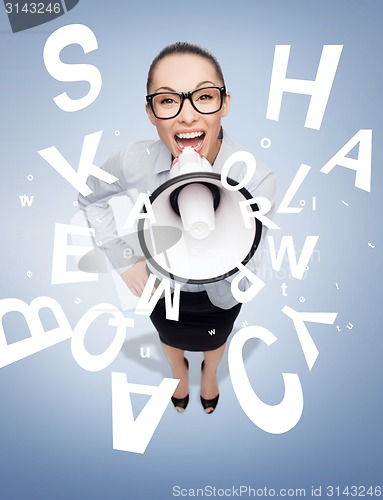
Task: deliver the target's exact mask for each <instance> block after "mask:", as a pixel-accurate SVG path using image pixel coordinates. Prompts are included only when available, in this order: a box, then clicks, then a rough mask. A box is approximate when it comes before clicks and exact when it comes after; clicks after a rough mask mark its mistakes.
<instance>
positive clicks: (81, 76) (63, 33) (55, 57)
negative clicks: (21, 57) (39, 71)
mask: <svg viewBox="0 0 383 500" xmlns="http://www.w3.org/2000/svg"><path fill="white" fill-rule="evenodd" d="M71 44H78V45H81V47H82V49H83V50H84V53H85V54H87V53H88V52H92V51H93V50H96V49H97V48H98V44H97V39H96V36H95V34H94V33H93V31H92V30H91V29H90V28H88V27H87V26H85V25H83V24H69V25H68V26H63V27H62V28H59V29H58V30H56V31H54V32H53V33H52V34H51V35H50V36H49V38H48V39H47V41H46V42H45V46H44V52H43V58H44V64H45V67H46V69H47V71H48V73H49V74H50V75H51V76H52V77H53V78H55V79H56V80H60V81H62V82H78V81H87V82H89V85H90V89H89V92H88V93H87V94H86V95H85V96H84V97H82V98H80V99H71V98H70V97H69V96H68V94H67V93H66V92H63V93H62V94H60V95H58V96H56V97H54V99H53V100H54V101H55V103H56V104H57V106H58V107H59V108H61V109H62V110H63V111H68V112H72V111H79V110H81V109H83V108H86V107H87V106H89V105H90V104H92V102H93V101H95V100H96V99H97V97H98V95H99V93H100V90H101V85H102V78H101V73H100V71H99V70H98V68H96V66H92V65H91V64H66V63H63V62H62V61H61V59H60V53H61V51H62V49H63V48H65V47H67V46H68V45H71Z"/></svg>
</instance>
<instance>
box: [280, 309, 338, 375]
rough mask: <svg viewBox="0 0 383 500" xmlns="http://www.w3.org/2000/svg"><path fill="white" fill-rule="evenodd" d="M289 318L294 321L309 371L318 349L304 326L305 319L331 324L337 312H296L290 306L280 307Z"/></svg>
mask: <svg viewBox="0 0 383 500" xmlns="http://www.w3.org/2000/svg"><path fill="white" fill-rule="evenodd" d="M282 312H284V313H285V314H286V315H287V316H288V317H289V318H291V319H292V320H293V322H294V326H295V330H296V332H297V335H298V339H299V342H300V344H301V347H302V351H303V354H304V356H305V360H306V363H307V366H308V367H309V370H310V371H311V369H312V367H313V366H314V363H315V361H316V359H317V357H318V354H319V351H318V349H317V347H316V345H315V343H314V341H313V339H312V338H311V335H310V334H309V331H308V330H307V328H306V325H305V323H304V322H305V321H309V322H311V323H325V324H326V325H332V324H333V323H334V321H335V319H336V317H337V315H338V313H321V312H319V313H318V312H315V313H313V312H311V313H308V312H303V313H301V312H297V311H294V309H291V307H288V306H285V307H284V308H283V309H282Z"/></svg>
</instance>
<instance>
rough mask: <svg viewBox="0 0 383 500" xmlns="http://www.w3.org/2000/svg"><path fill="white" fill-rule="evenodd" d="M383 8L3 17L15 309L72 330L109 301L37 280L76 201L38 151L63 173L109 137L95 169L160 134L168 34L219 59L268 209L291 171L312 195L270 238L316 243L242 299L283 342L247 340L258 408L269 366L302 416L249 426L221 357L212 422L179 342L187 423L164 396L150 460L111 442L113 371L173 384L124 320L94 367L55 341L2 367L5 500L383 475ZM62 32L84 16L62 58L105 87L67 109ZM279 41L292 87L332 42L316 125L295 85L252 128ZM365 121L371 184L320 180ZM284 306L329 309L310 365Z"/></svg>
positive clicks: (244, 7) (108, 5)
mask: <svg viewBox="0 0 383 500" xmlns="http://www.w3.org/2000/svg"><path fill="white" fill-rule="evenodd" d="M382 14H383V7H382V5H381V3H380V2H379V1H377V0H376V1H372V0H364V1H363V2H362V1H355V0H347V1H346V0H337V1H334V0H323V1H321V2H305V1H298V0H291V1H276V0H271V1H269V2H266V1H258V0H256V1H254V2H248V1H245V0H237V1H236V2H233V1H204V2H199V3H194V4H193V3H188V4H185V3H181V4H180V3H178V4H177V3H174V2H170V1H167V0H164V1H162V2H157V1H147V2H136V3H130V2H125V1H123V0H115V1H110V2H92V1H91V0H81V1H80V3H79V4H78V6H77V7H75V8H74V9H73V10H72V11H70V12H69V13H67V14H65V15H64V16H62V17H61V18H59V19H57V20H54V21H52V22H50V23H48V24H45V25H41V26H39V27H38V28H35V29H31V30H28V31H25V32H21V33H17V34H12V32H11V29H10V26H9V23H8V20H7V17H6V14H5V11H4V9H3V8H2V7H1V8H0V36H1V38H0V40H1V44H0V60H1V80H0V82H1V95H0V99H1V120H0V127H1V128H0V137H1V168H0V175H1V181H0V186H1V187H0V189H1V199H2V206H3V214H2V217H1V228H2V229H1V232H2V266H1V269H2V280H1V298H6V297H17V298H19V299H22V300H24V301H26V302H28V303H29V302H30V301H31V300H32V299H33V298H35V297H37V296H41V295H48V296H50V297H53V298H55V299H56V300H57V301H58V302H59V303H60V304H61V305H62V307H63V309H64V311H65V313H66V314H67V316H68V319H69V321H70V323H71V325H72V326H75V324H76V323H77V321H78V320H79V319H80V318H81V316H82V315H83V314H84V313H85V311H87V310H88V309H89V308H90V307H92V306H93V305H95V304H97V303H100V302H111V303H113V304H116V305H118V304H119V297H118V293H117V292H116V288H115V286H114V284H113V280H111V278H110V276H108V275H100V280H99V281H98V282H96V283H92V284H87V283H79V284H68V285H65V284H63V285H54V286H53V285H51V284H50V280H51V265H52V252H53V235H54V225H55V223H57V222H60V223H63V224H69V223H70V221H71V219H72V218H73V216H74V215H75V214H76V211H77V208H76V207H75V206H73V202H74V201H75V200H76V197H77V195H76V192H75V191H74V189H73V187H72V186H71V185H70V184H69V183H68V182H67V181H65V180H64V179H63V178H62V177H61V176H59V175H58V174H57V173H56V172H55V171H54V170H53V168H51V167H50V166H49V165H48V164H47V163H46V162H45V161H44V160H43V159H42V158H41V157H40V156H39V155H38V154H37V153H36V151H37V150H39V149H43V148H46V147H49V146H53V145H54V146H56V147H57V148H58V149H59V151H61V152H62V154H63V155H64V156H65V158H66V159H67V160H68V161H69V162H70V163H71V164H72V165H74V166H75V167H76V168H77V164H78V159H79V155H80V151H81V146H82V141H83V137H84V136H85V135H86V134H90V133H92V132H96V131H98V130H103V131H104V132H103V135H102V139H101V143H100V147H99V150H98V154H97V157H96V163H98V164H101V163H102V161H103V160H104V159H106V158H107V157H108V156H109V155H110V154H112V153H114V152H116V151H117V150H119V149H120V148H122V147H124V146H125V145H126V144H127V143H128V142H130V141H132V140H135V139H141V138H155V137H156V134H155V129H154V128H153V127H152V126H151V125H150V123H149V121H148V120H147V118H146V114H145V112H144V96H145V81H146V72H147V68H148V66H149V64H150V61H151V59H152V58H153V57H154V56H155V55H156V53H157V52H158V51H159V50H160V48H162V47H163V46H164V45H166V44H168V43H171V42H173V41H176V40H180V39H181V40H190V41H195V42H197V43H200V44H202V45H205V46H207V47H208V48H209V49H210V50H211V51H212V52H213V53H214V54H215V55H216V56H217V58H218V59H219V61H220V62H221V65H222V68H223V70H224V73H225V77H226V81H227V86H228V88H229V90H230V91H231V93H232V96H233V101H232V110H231V113H230V116H228V117H227V118H225V121H224V126H225V128H226V130H227V131H228V133H229V134H230V135H231V136H232V137H233V139H235V140H236V141H237V142H240V143H241V144H243V146H244V148H245V149H248V150H250V151H252V152H253V153H254V154H255V155H256V156H257V157H259V158H261V159H262V160H263V161H264V162H266V163H267V164H268V165H269V166H270V167H271V168H272V169H273V170H274V171H275V172H276V175H277V179H278V197H277V200H278V202H280V201H281V199H282V197H283V195H284V193H285V192H286V190H287V188H288V186H289V185H290V183H291V181H292V179H293V177H294V175H295V173H296V171H297V169H298V167H299V165H300V164H301V163H307V164H309V165H310V166H311V167H312V170H311V172H310V173H309V175H308V177H307V178H306V180H305V181H304V183H303V184H302V186H301V188H300V190H299V192H298V193H297V195H296V196H295V197H294V204H295V205H298V204H299V202H300V200H305V201H306V206H305V207H304V209H303V210H302V212H301V213H300V214H298V215H286V214H280V215H278V216H277V217H276V222H277V223H278V224H279V225H280V226H281V231H280V232H277V231H274V232H273V233H272V234H274V236H275V238H276V241H279V239H280V237H281V235H283V234H286V235H288V234H292V235H293V236H294V239H295V241H296V242H297V243H296V244H297V247H298V248H299V246H300V245H302V244H303V242H304V239H305V237H306V235H309V234H312V235H319V236H320V238H319V242H318V247H317V248H318V251H316V252H315V254H314V255H313V258H312V261H311V262H310V265H309V270H308V272H307V273H306V275H305V277H304V279H303V280H295V279H291V278H290V277H289V268H288V266H287V264H286V263H285V264H284V266H283V268H282V269H281V271H279V272H271V270H270V262H269V260H268V259H267V258H266V259H265V262H264V268H263V271H262V272H263V273H264V276H265V279H266V280H267V286H266V287H265V288H264V289H263V290H262V292H261V293H259V295H258V296H257V297H256V298H255V299H254V300H253V301H252V302H251V303H250V304H247V305H244V306H243V308H242V311H241V314H240V317H239V319H238V322H237V325H236V330H238V329H239V328H240V327H241V323H242V322H243V321H247V322H248V323H249V324H250V325H251V324H252V325H261V326H263V327H266V328H268V329H269V330H270V331H271V332H273V333H274V335H275V336H276V337H277V339H278V340H277V341H276V342H275V343H274V344H273V345H272V346H271V347H269V348H267V347H266V346H265V345H263V344H261V343H257V342H256V341H254V342H248V344H247V345H246V346H245V349H244V358H245V364H246V369H247V373H248V376H249V379H250V380H251V383H252V385H253V388H254V390H255V391H256V393H257V394H258V395H259V397H260V398H262V399H263V400H264V401H265V402H266V403H268V404H276V403H278V402H279V401H280V400H281V399H282V397H283V393H284V389H283V382H282V377H281V373H282V372H294V373H298V374H299V377H300V380H301V383H302V388H303V393H304V411H303V415H302V418H301V420H300V422H299V423H298V424H297V426H296V427H295V428H294V429H292V430H291V431H290V432H288V433H286V434H282V435H271V434H267V433H265V432H264V431H262V430H260V429H259V428H257V427H256V426H255V425H254V424H253V423H252V422H251V421H250V420H249V419H248V418H247V417H246V415H245V414H244V412H243V411H242V409H241V407H240V405H239V403H238V401H237V399H236V397H235V394H234V392H233V388H232V385H231V382H230V377H229V374H228V368H227V355H225V358H224V360H223V362H222V364H221V366H220V368H219V379H220V390H221V400H220V403H219V406H218V408H217V411H216V412H215V413H214V414H213V415H211V416H209V417H207V416H206V415H205V414H204V413H203V412H202V409H201V407H200V404H199V402H198V399H199V386H198V383H199V373H198V372H199V363H200V358H201V355H200V354H198V353H193V354H190V357H189V359H190V364H191V368H190V377H191V385H190V392H191V403H190V405H189V407H188V409H187V411H186V412H185V414H183V415H179V414H177V413H176V412H175V411H174V409H173V408H172V407H171V405H169V406H168V408H167V410H166V412H165V414H164V416H163V418H162V420H161V422H160V424H159V426H158V428H157V430H156V432H155V434H154V436H153V438H152V440H151V442H150V444H149V446H148V448H147V450H146V452H145V454H144V455H136V454H132V453H126V452H120V451H115V450H113V449H112V423H111V372H112V371H121V372H124V373H127V376H128V380H129V381H130V382H134V383H142V384H150V385H158V384H159V383H160V381H161V380H162V378H163V377H165V376H170V373H169V369H168V366H167V363H166V361H165V359H164V356H163V354H162V352H161V348H160V345H159V341H158V338H157V335H156V334H155V332H154V331H153V329H152V327H151V323H150V321H149V320H148V319H147V318H144V317H139V316H137V315H134V319H135V327H134V329H130V330H128V340H127V341H126V344H125V345H124V347H123V349H122V351H121V353H120V354H119V356H118V357H117V358H116V360H115V361H114V362H113V363H112V365H110V366H109V367H108V368H107V369H105V370H103V371H101V372H98V373H90V372H86V371H85V370H83V369H82V368H80V367H79V366H78V365H77V363H76V362H75V360H74V359H73V356H72V354H71V350H70V341H69V340H68V341H65V342H63V343H61V344H59V345H56V346H54V347H52V348H50V349H48V350H45V351H42V352H40V353H38V354H35V355H33V356H31V357H28V358H26V359H24V360H21V361H19V362H17V363H14V364H12V365H10V366H7V367H5V368H2V369H1V370H0V387H1V420H0V421H1V428H0V462H1V464H0V465H1V466H0V471H1V472H0V478H1V479H0V498H1V499H14V498H17V499H19V498H22V499H39V500H42V499H52V498H55V499H88V498H89V499H92V500H96V499H97V500H98V499H107V498H108V499H109V498H112V499H116V500H117V499H130V498H138V499H151V498H161V499H162V498H163V499H167V498H172V486H173V485H180V486H182V487H184V488H191V487H194V488H196V487H203V486H205V485H211V486H216V487H217V488H227V487H231V486H240V485H250V486H252V487H254V488H263V487H265V486H266V487H269V488H275V489H278V488H303V487H305V488H307V489H308V493H307V496H310V495H309V490H310V489H311V486H315V487H317V486H320V485H322V486H323V487H325V486H326V485H334V486H336V485H340V486H345V485H351V484H354V485H364V486H367V487H368V486H370V485H373V486H375V485H380V486H382V476H383V475H382V463H383V460H382V458H383V457H382V447H383V443H382V362H381V356H382V348H383V341H382V335H381V324H382V320H383V317H382V306H381V297H382V292H381V289H382V288H381V287H382V285H381V279H382V257H381V256H382V253H381V248H382V244H383V238H382V226H381V221H380V215H381V214H382V205H381V195H382V188H381V186H382V169H381V165H382V160H383V158H382V148H381V140H380V138H381V137H382V135H383V128H382V124H381V116H382V112H383V106H382V99H381V95H380V93H381V88H382V69H381V57H382V42H383V35H382V31H381V19H382ZM71 23H81V24H85V25H87V26H89V27H90V28H91V29H92V30H93V32H94V33H95V35H96V37H97V40H98V44H99V49H98V50H97V51H94V52H92V53H89V54H87V55H84V54H83V51H82V49H81V48H80V47H79V46H71V47H68V48H66V49H65V50H64V51H63V58H64V60H65V61H67V62H73V63H75V62H83V63H89V64H94V65H95V66H97V67H98V68H99V70H100V71H101V73H102V77H103V86H102V90H101V93H100V95H99V97H98V99H97V100H96V101H95V102H94V103H93V104H92V105H91V106H89V107H88V108H86V109H84V110H82V111H78V112H76V113H65V112H63V111H62V110H61V109H59V108H58V107H57V106H56V105H55V103H54V102H53V100H52V99H53V97H55V96H56V95H58V94H59V93H61V92H64V91H67V92H68V93H69V94H70V95H71V96H72V97H80V96H82V95H84V93H85V92H86V91H87V85H85V84H83V83H72V84H66V83H63V82H59V81H56V80H54V79H53V78H52V77H51V76H50V75H49V74H48V72H47V71H46V69H45V67H44V63H43V59H42V52H43V47H44V44H45V41H46V39H47V38H48V36H49V35H50V34H51V33H52V32H53V31H55V30H56V29H57V28H59V27H61V26H64V25H67V24H71ZM277 44H291V45H292V50H291V55H290V62H289V73H288V76H290V77H293V78H306V79H314V78H315V75H316V70H317V66H318V63H319V58H320V54H321V51H322V46H323V45H325V44H342V45H344V49H343V53H342V56H341V60H340V63H339V67H338V70H337V74H336V77H335V80H334V84H333V88H332V92H331V95H330V98H329V101H328V105H327V109H326V113H325V116H324V119H323V123H322V127H321V129H320V131H315V130H311V129H306V128H304V121H305V117H306V112H307V105H308V102H309V99H308V97H307V96H298V95H292V94H285V95H284V97H283V102H282V108H281V116H280V120H279V121H278V122H274V121H270V120H267V119H266V107H267V99H268V91H269V84H270V77H271V69H272V64H273V57H274V48H275V45H277ZM363 128H367V129H372V130H373V137H374V145H373V171H372V191H371V193H366V192H364V191H361V190H360V189H357V188H355V186H354V179H355V174H354V172H353V171H351V170H347V169H345V168H341V167H336V168H335V169H334V170H333V171H332V172H330V173H329V174H328V175H324V174H322V173H321V172H320V168H321V167H322V166H323V165H324V164H325V163H326V162H327V161H328V160H329V159H330V158H331V157H332V156H333V155H334V154H335V153H336V152H337V151H338V150H339V149H340V148H341V147H342V146H343V145H344V144H345V143H346V142H347V141H348V140H349V139H350V138H351V137H352V136H353V135H354V134H355V133H356V132H357V131H358V130H359V129H363ZM117 130H118V131H119V132H120V135H116V134H115V131H117ZM264 137H268V138H270V140H271V147H270V148H269V149H263V148H262V147H261V139H262V138H264ZM28 175H33V180H32V181H28V180H27V176H28ZM22 194H27V195H34V196H35V199H34V202H33V205H32V207H30V208H22V207H21V205H20V201H19V195H22ZM313 196H316V201H317V208H316V210H315V211H314V210H312V206H311V200H312V197H313ZM342 200H344V201H346V202H347V203H348V206H346V205H345V204H344V203H342ZM369 242H371V243H372V244H373V245H375V248H371V247H369V246H368V243H369ZM228 244H230V242H228ZM28 271H31V272H32V273H33V276H32V277H30V278H29V277H28V276H27V274H26V273H27V272H28ZM282 283H286V284H287V296H286V297H283V296H282V290H281V285H282ZM335 283H337V284H338V286H339V289H337V287H336V285H335ZM77 297H78V298H80V299H81V302H80V303H79V304H75V302H74V301H75V299H76V298H77ZM300 297H304V299H305V302H304V303H302V302H300V301H299V298H300ZM284 305H288V306H290V307H292V308H294V309H296V310H299V311H313V312H314V311H318V312H337V313H338V317H337V320H336V322H335V324H334V325H319V324H308V328H309V331H310V333H311V334H312V337H313V339H314V341H315V343H316V345H317V347H318V350H319V357H318V359H317V362H316V364H315V365H314V368H313V370H312V371H311V372H310V371H309V370H308V368H307V365H306V362H305V359H304V356H303V353H302V350H301V348H300V345H299V341H298V338H297V335H296V332H295V328H294V326H293V323H292V321H291V320H290V319H289V318H288V317H287V316H286V315H285V314H283V313H282V312H281V309H282V308H283V306H284ZM132 317H133V316H132ZM106 322H107V319H104V320H103V319H100V320H99V322H97V324H95V325H94V326H93V327H92V328H91V329H90V330H89V334H88V337H87V338H88V339H89V349H90V350H92V349H93V352H102V350H103V348H105V347H106V346H107V345H108V335H113V332H112V331H111V330H112V329H110V328H109V329H108V328H107V325H106ZM4 324H5V329H6V333H7V339H8V342H12V341H15V340H19V339H22V338H24V337H27V336H28V335H29V332H28V330H27V327H26V325H25V324H24V323H23V321H22V320H21V319H20V317H19V316H18V315H16V314H15V315H8V316H7V317H6V318H5V320H4ZM46 324H47V325H48V326H49V325H50V319H49V318H48V317H47V318H46ZM350 324H352V325H353V328H352V329H349V328H347V325H350ZM336 325H338V326H339V327H340V329H341V331H338V330H337V329H336ZM101 333H102V335H101ZM140 347H150V348H151V354H152V355H151V357H150V358H149V359H142V358H141V357H140ZM142 398H143V397H142ZM133 402H134V405H135V411H136V412H139V410H140V408H141V407H142V404H144V401H143V400H141V397H140V396H137V400H134V401H133Z"/></svg>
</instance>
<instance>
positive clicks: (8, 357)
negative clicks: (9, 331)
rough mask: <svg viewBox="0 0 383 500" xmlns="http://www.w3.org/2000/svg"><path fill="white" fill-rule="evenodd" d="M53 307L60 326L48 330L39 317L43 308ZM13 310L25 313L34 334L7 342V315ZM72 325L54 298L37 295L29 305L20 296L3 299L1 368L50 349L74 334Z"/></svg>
mask: <svg viewBox="0 0 383 500" xmlns="http://www.w3.org/2000/svg"><path fill="white" fill-rule="evenodd" d="M43 308H47V309H50V310H51V311H52V313H53V315H54V317H55V319H56V321H57V323H58V327H57V328H52V329H51V330H44V327H43V325H42V323H41V319H40V317H39V311H40V309H43ZM9 312H19V313H21V314H22V315H23V316H24V318H25V320H26V322H27V324H28V327H29V330H30V332H31V336H30V337H27V338H25V339H23V340H19V341H17V342H13V343H11V344H7V339H6V336H5V332H4V326H3V317H4V315H5V314H6V313H9ZM72 333H73V332H72V328H71V326H70V323H69V321H68V318H67V317H66V315H65V313H64V311H63V309H62V307H61V306H60V304H59V303H58V302H57V301H56V300H54V299H52V298H51V297H37V298H36V299H34V300H32V302H31V304H30V305H28V304H26V303H25V302H24V301H22V300H20V299H12V298H10V299H1V300H0V368H2V367H3V366H7V365H10V364H11V363H15V362H16V361H19V360H20V359H24V358H26V357H27V356H30V355H31V354H35V353H36V352H39V351H42V350H43V349H47V348H48V347H51V346H53V345H55V344H58V343H60V342H62V341H63V340H67V339H69V338H70V337H71V336H72Z"/></svg>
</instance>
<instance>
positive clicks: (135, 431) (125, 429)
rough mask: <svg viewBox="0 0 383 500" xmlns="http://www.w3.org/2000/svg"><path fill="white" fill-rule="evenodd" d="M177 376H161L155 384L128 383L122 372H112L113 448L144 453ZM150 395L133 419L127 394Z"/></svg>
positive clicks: (176, 380) (170, 394)
mask: <svg viewBox="0 0 383 500" xmlns="http://www.w3.org/2000/svg"><path fill="white" fill-rule="evenodd" d="M178 382H179V380H178V379H172V378H164V379H163V381H162V382H161V384H160V385H159V386H158V387H155V386H151V385H141V384H130V383H128V380H127V377H126V375H125V373H117V372H112V423H113V449H114V450H121V451H130V452H131V453H141V454H142V453H145V450H146V448H147V446H148V444H149V442H150V440H151V438H152V436H153V434H154V432H155V430H156V429H157V426H158V424H159V422H160V420H161V417H162V415H163V414H164V412H165V410H166V407H167V405H168V403H169V400H170V398H171V396H172V395H173V392H174V391H175V388H176V387H177V385H178ZM131 393H136V394H147V395H150V396H152V397H151V398H150V400H149V401H148V402H147V403H146V405H145V407H144V409H143V410H142V411H141V413H140V414H139V416H138V417H137V418H136V420H134V417H133V409H132V402H131V400H130V394H131Z"/></svg>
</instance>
